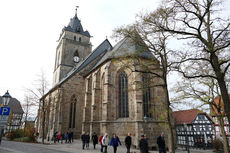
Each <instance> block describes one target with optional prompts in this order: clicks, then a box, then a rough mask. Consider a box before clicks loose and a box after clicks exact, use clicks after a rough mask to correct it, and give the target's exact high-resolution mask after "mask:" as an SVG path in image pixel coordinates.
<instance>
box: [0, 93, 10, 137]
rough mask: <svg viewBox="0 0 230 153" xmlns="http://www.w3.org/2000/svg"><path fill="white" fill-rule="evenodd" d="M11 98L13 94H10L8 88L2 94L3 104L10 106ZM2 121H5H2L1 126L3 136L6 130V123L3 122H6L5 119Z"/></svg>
mask: <svg viewBox="0 0 230 153" xmlns="http://www.w3.org/2000/svg"><path fill="white" fill-rule="evenodd" d="M10 99H11V96H10V94H9V92H8V90H7V91H6V93H5V94H4V95H3V96H2V100H3V106H8V105H9V102H10ZM7 120H8V117H7ZM1 121H4V123H2V125H1V126H0V137H2V135H3V132H4V126H5V125H3V124H5V119H3V120H1ZM0 139H1V138H0Z"/></svg>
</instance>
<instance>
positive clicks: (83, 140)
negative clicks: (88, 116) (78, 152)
mask: <svg viewBox="0 0 230 153" xmlns="http://www.w3.org/2000/svg"><path fill="white" fill-rule="evenodd" d="M81 141H82V149H85V145H86V134H85V132H83V133H82V135H81Z"/></svg>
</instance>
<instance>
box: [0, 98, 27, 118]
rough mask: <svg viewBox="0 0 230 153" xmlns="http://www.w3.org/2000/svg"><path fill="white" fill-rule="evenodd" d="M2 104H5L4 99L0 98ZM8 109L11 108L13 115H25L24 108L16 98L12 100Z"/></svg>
mask: <svg viewBox="0 0 230 153" xmlns="http://www.w3.org/2000/svg"><path fill="white" fill-rule="evenodd" d="M0 104H3V98H2V97H1V96H0ZM8 107H10V108H11V111H12V113H13V114H23V113H24V112H23V110H22V106H21V104H20V102H19V101H18V100H17V99H16V98H11V99H10V102H9V105H8Z"/></svg>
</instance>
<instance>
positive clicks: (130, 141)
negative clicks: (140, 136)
mask: <svg viewBox="0 0 230 153" xmlns="http://www.w3.org/2000/svg"><path fill="white" fill-rule="evenodd" d="M131 144H132V138H131V134H130V133H128V136H126V137H125V146H126V149H127V153H130V147H131Z"/></svg>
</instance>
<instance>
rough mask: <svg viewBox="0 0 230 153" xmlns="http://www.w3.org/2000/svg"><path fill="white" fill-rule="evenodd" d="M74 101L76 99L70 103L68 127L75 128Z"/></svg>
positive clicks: (75, 101)
mask: <svg viewBox="0 0 230 153" xmlns="http://www.w3.org/2000/svg"><path fill="white" fill-rule="evenodd" d="M76 103H77V100H76V99H74V101H73V102H71V103H70V111H69V112H70V114H69V128H75V116H76Z"/></svg>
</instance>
